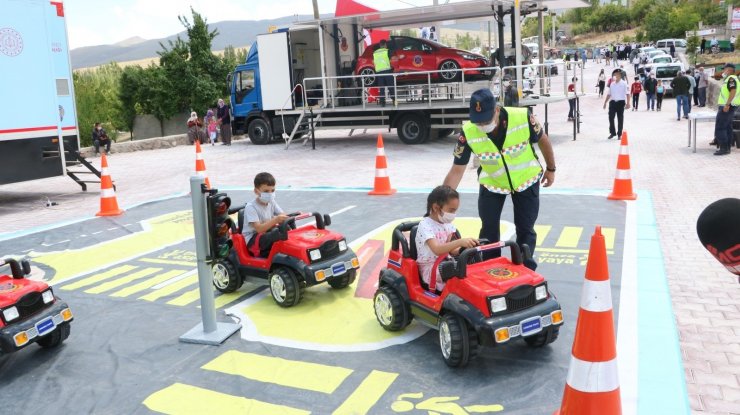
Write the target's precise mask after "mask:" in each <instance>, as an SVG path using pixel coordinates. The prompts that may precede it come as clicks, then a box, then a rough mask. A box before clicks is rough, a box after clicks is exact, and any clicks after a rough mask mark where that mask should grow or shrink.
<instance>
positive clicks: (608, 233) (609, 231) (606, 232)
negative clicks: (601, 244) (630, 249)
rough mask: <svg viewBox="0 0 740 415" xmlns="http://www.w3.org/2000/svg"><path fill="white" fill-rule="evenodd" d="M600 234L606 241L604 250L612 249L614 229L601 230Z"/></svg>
mask: <svg viewBox="0 0 740 415" xmlns="http://www.w3.org/2000/svg"><path fill="white" fill-rule="evenodd" d="M601 234H602V235H604V239H605V240H606V249H614V240H615V239H616V237H617V229H616V228H601Z"/></svg>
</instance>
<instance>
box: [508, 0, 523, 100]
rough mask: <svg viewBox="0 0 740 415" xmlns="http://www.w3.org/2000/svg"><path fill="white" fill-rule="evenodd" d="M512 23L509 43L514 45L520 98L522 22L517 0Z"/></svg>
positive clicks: (519, 5) (517, 0) (515, 0)
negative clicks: (512, 33) (511, 35)
mask: <svg viewBox="0 0 740 415" xmlns="http://www.w3.org/2000/svg"><path fill="white" fill-rule="evenodd" d="M512 16H513V17H512V20H513V21H512V23H513V24H514V28H513V30H514V37H513V39H511V44H512V45H513V46H514V53H515V56H516V79H517V82H516V84H517V90H518V91H517V92H518V93H519V98H520V99H521V98H522V82H523V79H522V45H521V44H522V24H521V4H520V2H519V0H514V13H512Z"/></svg>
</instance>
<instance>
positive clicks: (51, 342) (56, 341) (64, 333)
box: [36, 323, 70, 349]
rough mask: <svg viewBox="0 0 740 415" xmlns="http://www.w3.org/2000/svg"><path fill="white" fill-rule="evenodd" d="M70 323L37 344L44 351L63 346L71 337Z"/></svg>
mask: <svg viewBox="0 0 740 415" xmlns="http://www.w3.org/2000/svg"><path fill="white" fill-rule="evenodd" d="M69 332H70V327H69V323H62V324H60V325H59V327H57V328H56V329H55V330H54V331H52V332H51V333H49V334H47V335H46V336H44V337H40V338H39V339H38V340H37V341H36V343H38V344H39V346H41V347H43V348H44V349H51V348H54V347H57V346H59V345H60V344H62V342H63V341H65V340H66V339H67V337H69Z"/></svg>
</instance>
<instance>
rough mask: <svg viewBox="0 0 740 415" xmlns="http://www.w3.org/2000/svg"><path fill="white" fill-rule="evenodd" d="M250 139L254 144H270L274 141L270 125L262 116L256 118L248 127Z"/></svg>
mask: <svg viewBox="0 0 740 415" xmlns="http://www.w3.org/2000/svg"><path fill="white" fill-rule="evenodd" d="M247 131H248V134H249V140H250V141H252V144H257V145H262V144H269V143H270V141H272V131H271V130H270V126H269V125H268V124H267V122H266V121H265V120H263V119H262V118H255V119H253V120H252V121H251V122H250V123H249V126H248V127H247Z"/></svg>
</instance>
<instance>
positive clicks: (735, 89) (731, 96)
mask: <svg viewBox="0 0 740 415" xmlns="http://www.w3.org/2000/svg"><path fill="white" fill-rule="evenodd" d="M736 93H737V85H736V86H735V88H732V89H730V96H728V97H727V103H726V104H725V106H727V107H729V106H731V105H732V100H733V99H735V94H736Z"/></svg>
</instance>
